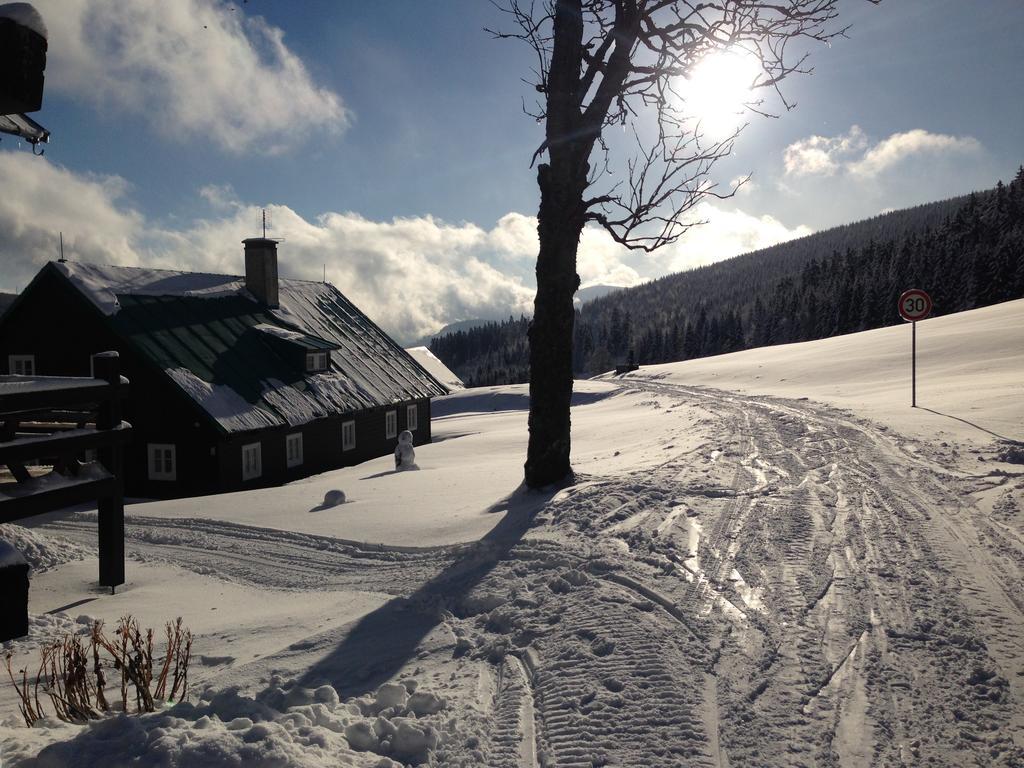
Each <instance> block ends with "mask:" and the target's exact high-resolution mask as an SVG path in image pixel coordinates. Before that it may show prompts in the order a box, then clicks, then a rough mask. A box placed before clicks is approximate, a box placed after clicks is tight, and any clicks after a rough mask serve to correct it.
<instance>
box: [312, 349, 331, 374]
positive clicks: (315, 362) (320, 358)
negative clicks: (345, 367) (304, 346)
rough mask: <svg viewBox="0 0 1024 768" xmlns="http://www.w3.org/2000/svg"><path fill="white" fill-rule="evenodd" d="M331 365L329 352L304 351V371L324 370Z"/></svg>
mask: <svg viewBox="0 0 1024 768" xmlns="http://www.w3.org/2000/svg"><path fill="white" fill-rule="evenodd" d="M330 367H331V355H330V353H329V352H307V353H306V371H307V372H308V373H316V372H317V371H326V370H327V369H328V368H330Z"/></svg>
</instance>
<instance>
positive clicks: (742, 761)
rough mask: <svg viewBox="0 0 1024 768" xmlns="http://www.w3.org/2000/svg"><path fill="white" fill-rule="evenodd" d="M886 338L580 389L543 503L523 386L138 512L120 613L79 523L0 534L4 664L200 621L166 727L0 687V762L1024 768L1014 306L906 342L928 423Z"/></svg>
mask: <svg viewBox="0 0 1024 768" xmlns="http://www.w3.org/2000/svg"><path fill="white" fill-rule="evenodd" d="M909 334H910V329H909V328H908V327H903V326H901V327H894V328H888V329H882V330H878V331H871V332H867V333H863V334H856V335H851V336H845V337H839V338H835V339H828V340H823V341H818V342H810V343H806V344H798V345H790V346H785V347H774V348H768V349H761V350H750V351H747V352H742V353H737V354H734V355H727V356H723V357H719V358H710V359H705V360H696V361H690V362H686V363H677V364H671V365H666V366H657V367H650V368H643V369H641V370H640V371H637V372H636V373H633V374H629V375H627V376H622V377H614V376H609V377H606V378H605V379H604V380H602V381H588V382H577V386H576V396H575V405H574V408H573V429H574V457H573V464H574V467H575V469H576V471H577V478H576V481H575V483H574V484H572V485H570V486H567V487H565V488H562V489H552V490H550V491H548V492H538V493H534V492H525V491H523V490H522V489H521V488H519V487H518V486H519V480H520V477H521V465H522V461H523V458H524V454H525V443H526V406H527V394H526V388H525V387H523V386H513V387H497V388H490V389H476V390H467V391H465V392H461V393H459V394H456V395H453V396H450V397H447V398H442V399H440V400H437V401H435V403H434V414H435V421H434V435H435V442H434V443H433V444H432V445H429V446H423V447H421V448H417V462H418V464H419V466H420V467H421V470H420V471H419V472H405V473H398V474H396V473H394V472H393V471H391V470H392V467H393V464H392V461H391V459H390V457H385V458H383V459H378V460H374V461H370V462H367V463H365V464H363V465H360V466H357V467H350V468H346V469H343V470H338V471H336V472H331V473H328V474H324V475H321V476H318V477H314V478H309V479H306V480H304V481H301V482H298V483H294V484H292V485H289V486H286V487H283V488H278V489H269V490H260V491H254V492H247V493H238V494H229V495H223V496H218V497H209V498H201V499H191V500H176V501H167V502H154V503H147V504H136V505H132V506H131V507H129V509H128V513H129V519H128V525H127V537H128V541H127V549H128V553H129V562H128V583H127V584H126V585H125V586H124V587H123V588H121V589H119V590H118V592H117V594H116V595H109V594H105V593H104V592H103V591H102V590H100V589H99V588H98V587H97V586H96V582H95V580H96V573H97V562H96V558H95V537H96V530H95V516H94V514H92V513H89V512H79V513H76V514H69V515H65V516H63V517H61V518H53V519H47V520H45V521H43V522H41V523H39V524H37V525H34V526H33V527H31V528H21V527H16V526H6V527H2V526H0V537H2V538H7V539H9V540H13V542H14V543H15V544H16V546H18V547H19V549H21V550H22V551H23V552H24V553H25V555H26V557H27V558H28V559H29V560H30V561H31V562H32V563H33V566H34V568H35V572H34V574H33V579H32V589H31V598H30V601H31V602H30V610H31V612H32V630H31V633H30V635H29V637H28V638H27V639H24V640H20V641H15V642H12V643H8V644H7V648H8V649H9V650H10V651H11V652H12V653H13V654H14V659H13V664H14V668H15V669H19V668H21V667H22V666H25V665H26V664H28V665H30V666H31V665H32V664H34V663H35V660H34V659H35V656H34V654H35V653H36V649H37V648H38V647H39V645H40V644H41V643H43V642H46V641H48V640H50V639H53V638H55V637H56V636H57V635H58V634H59V633H60V632H62V631H71V632H81V631H84V630H85V628H86V626H87V625H88V624H89V623H90V622H91V621H92V620H93V619H102V620H104V621H105V622H106V623H107V624H108V625H113V624H114V623H115V622H116V620H117V619H118V617H120V616H121V615H123V614H125V613H132V614H134V615H136V616H138V617H139V618H140V620H141V621H142V623H143V625H144V626H155V627H161V626H162V625H163V623H164V622H165V621H166V620H167V619H172V618H174V617H176V616H179V615H180V616H183V617H184V619H185V622H186V623H187V624H188V625H189V626H190V627H191V628H192V629H193V631H194V632H195V633H196V643H195V648H194V659H193V666H192V669H191V673H190V695H189V697H188V700H187V701H186V702H183V703H179V704H177V705H174V706H168V707H166V708H165V709H164V710H163V711H161V712H159V713H156V714H152V715H146V716H143V717H125V716H120V717H113V718H108V719H107V720H104V721H99V722H93V723H90V724H87V725H70V724H66V723H60V722H58V721H55V720H47V721H44V722H43V723H41V724H37V726H36V727H34V728H32V729H28V728H25V727H24V725H23V724H22V723H21V719H20V716H19V715H18V713H17V701H16V697H15V696H14V692H13V689H12V688H11V687H10V686H9V685H3V686H0V765H2V766H3V768H8V766H97V767H99V766H103V767H106V766H128V765H132V766H144V765H160V766H182V767H183V768H184V767H186V766H187V767H189V768H191V767H193V766H195V767H197V768H205V767H206V766H210V767H212V766H222V765H234V766H266V767H267V768H269V766H339V765H349V766H376V767H378V768H388V767H390V768H394V766H397V765H414V764H415V765H418V764H425V765H432V766H495V767H501V766H600V765H608V766H637V767H640V766H677V765H679V766H682V765H686V766H706V767H707V768H713V767H722V766H732V767H733V768H735V767H736V766H750V767H751V768H753V767H754V766H779V767H782V766H839V767H841V768H846V767H850V768H853V767H855V766H873V765H893V766H898V765H907V766H910V765H929V766H966V765H977V766H988V765H992V766H1017V765H1024V615H1022V612H1024V598H1022V594H1024V570H1022V567H1024V511H1022V509H1024V465H1022V464H1021V463H1020V462H1021V460H1022V459H1021V456H1020V449H1019V446H1018V447H1017V449H1016V451H1015V449H1014V443H1013V441H1021V440H1024V384H1022V381H1024V301H1017V302H1009V303H1006V304H1002V305H999V306H995V307H990V308H986V309H982V310H976V311H974V312H969V313H964V314H961V315H956V316H949V317H944V318H936V319H933V320H929V321H926V322H924V323H920V324H919V326H918V349H919V355H920V358H919V367H918V376H919V389H918V404H919V405H920V406H921V407H919V408H917V409H911V408H910V407H909V341H910V340H909ZM332 490H342V491H344V493H345V495H346V498H347V501H346V503H344V504H341V505H338V506H328V505H325V504H323V501H324V497H325V495H326V494H327V493H328V492H329V491H332ZM44 706H45V703H44ZM48 711H52V710H49V708H48Z"/></svg>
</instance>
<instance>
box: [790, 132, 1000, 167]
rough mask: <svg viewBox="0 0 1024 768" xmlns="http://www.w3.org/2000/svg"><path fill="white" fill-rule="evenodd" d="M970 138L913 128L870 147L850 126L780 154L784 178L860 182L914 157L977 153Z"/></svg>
mask: <svg viewBox="0 0 1024 768" xmlns="http://www.w3.org/2000/svg"><path fill="white" fill-rule="evenodd" d="M980 150H981V144H980V143H979V142H978V140H977V139H974V138H972V137H970V136H949V135H946V134H941V133H929V132H928V131H926V130H923V129H921V128H915V129H913V130H910V131H905V132H903V133H894V134H892V135H891V136H889V137H888V138H885V139H882V140H881V141H879V142H878V143H876V144H873V145H872V144H870V142H869V141H868V140H867V138H866V136H865V135H864V132H863V131H862V130H861V129H860V127H858V126H856V125H854V126H852V127H851V128H850V130H849V132H847V133H845V134H841V135H839V136H834V137H828V136H810V137H808V138H806V139H801V140H800V141H796V142H793V143H792V144H790V145H789V146H788V147H786V149H785V151H784V153H783V164H784V168H785V174H786V175H787V176H834V175H835V174H837V173H839V172H841V171H845V172H847V173H850V174H852V175H854V176H858V177H861V178H870V177H875V176H878V175H879V174H881V173H884V172H885V171H887V170H889V169H890V168H892V167H894V166H896V165H897V164H899V163H900V162H902V161H904V160H906V159H908V158H910V157H913V156H915V155H930V156H933V157H934V156H940V157H949V156H952V155H958V156H963V155H971V154H975V153H978V152H980Z"/></svg>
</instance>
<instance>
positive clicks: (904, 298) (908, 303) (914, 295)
mask: <svg viewBox="0 0 1024 768" xmlns="http://www.w3.org/2000/svg"><path fill="white" fill-rule="evenodd" d="M899 310H900V317H902V318H903V319H904V320H906V321H907V322H908V323H914V322H917V321H918V320H924V319H925V318H926V317H928V315H930V314H931V313H932V298H931V296H929V295H928V294H927V293H925V292H924V291H922V290H921V289H920V288H911V289H910V290H909V291H904V292H903V293H902V295H901V296H900V303H899Z"/></svg>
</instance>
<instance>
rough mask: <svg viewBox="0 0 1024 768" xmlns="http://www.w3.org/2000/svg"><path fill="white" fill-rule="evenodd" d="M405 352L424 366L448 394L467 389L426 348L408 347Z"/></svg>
mask: <svg viewBox="0 0 1024 768" xmlns="http://www.w3.org/2000/svg"><path fill="white" fill-rule="evenodd" d="M405 351H406V352H408V353H409V354H410V355H412V357H413V359H414V360H415V361H416V362H417V363H419V364H420V365H421V366H423V368H424V369H425V370H426V371H427V373H429V374H430V375H431V376H433V377H434V378H435V379H437V380H438V382H440V384H441V386H443V387H444V388H445V389H447V390H448V394H451V393H452V392H460V391H462V390H463V389H465V388H466V385H465V384H463V383H462V379H460V378H459V377H458V376H456V375H455V373H454V372H452V370H451V369H450V368H449V367H448V366H447V365H445V364H444V363H442V362H441V360H440V359H439V358H438V357H437V356H436V355H435V354H434V353H433V352H431V351H430V350H429V349H427V348H426V347H406V350H405Z"/></svg>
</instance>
